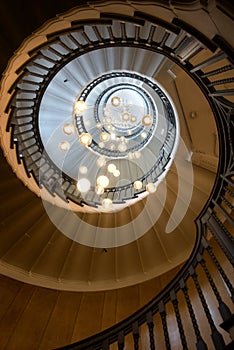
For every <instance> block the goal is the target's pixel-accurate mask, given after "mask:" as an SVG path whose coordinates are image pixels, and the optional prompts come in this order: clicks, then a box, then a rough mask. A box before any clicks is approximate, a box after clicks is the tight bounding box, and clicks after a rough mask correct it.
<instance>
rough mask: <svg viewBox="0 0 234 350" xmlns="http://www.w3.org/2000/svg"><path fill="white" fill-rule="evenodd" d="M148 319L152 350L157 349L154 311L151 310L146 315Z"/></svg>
mask: <svg viewBox="0 0 234 350" xmlns="http://www.w3.org/2000/svg"><path fill="white" fill-rule="evenodd" d="M146 319H147V326H148V329H149V338H150V350H155V342H154V321H153V316H152V313H151V312H149V313H148V314H147V315H146Z"/></svg>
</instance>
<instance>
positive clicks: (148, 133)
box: [39, 71, 178, 210]
mask: <svg viewBox="0 0 234 350" xmlns="http://www.w3.org/2000/svg"><path fill="white" fill-rule="evenodd" d="M54 79H56V77H55V78H54ZM47 93H48V94H49V93H50V87H48V88H47V91H46V93H45V95H44V98H43V99H42V102H41V109H40V111H39V128H40V133H41V136H42V141H43V142H44V145H45V149H46V152H47V154H48V155H49V156H50V153H55V152H54V143H55V140H54V138H55V137H50V140H49V141H48V139H47V138H46V137H45V134H44V129H43V122H44V119H45V118H46V114H45V113H44V112H43V109H44V105H45V104H46V103H47ZM68 119H69V118H68ZM177 123H178V122H177V118H176V113H175V109H174V107H173V105H172V103H171V101H170V99H169V97H168V96H167V95H166V93H165V92H164V90H163V89H162V87H161V86H159V84H158V83H156V82H155V81H153V80H151V79H149V78H147V77H145V76H143V75H140V74H138V73H135V72H129V71H114V72H108V73H106V74H103V75H102V76H100V77H96V78H95V79H94V80H93V81H91V82H89V84H88V85H86V86H85V87H84V88H83V89H82V91H80V92H79V93H78V95H77V97H76V98H75V101H74V102H73V105H72V115H71V117H70V120H66V121H65V123H64V124H62V125H59V129H62V134H63V135H64V137H63V139H61V140H60V142H59V143H58V149H59V151H60V153H61V157H63V165H62V172H63V174H66V173H69V172H68V170H67V169H68V167H70V168H71V167H72V165H73V164H71V161H69V158H71V155H69V153H70V154H74V152H76V154H77V158H76V166H75V168H76V173H74V172H73V173H72V172H71V174H69V175H70V179H69V181H71V182H73V183H74V184H75V187H76V188H75V192H74V193H78V197H79V200H80V203H82V205H88V206H92V207H96V208H99V209H100V210H115V209H116V208H119V207H123V206H124V205H126V204H125V203H128V201H129V200H131V203H132V202H133V201H136V200H138V199H139V198H142V197H144V196H146V195H148V194H151V193H154V192H155V191H156V189H157V185H158V183H159V182H160V181H161V179H162V178H164V176H165V173H166V171H167V170H168V168H169V166H170V164H171V161H172V159H173V152H174V151H175V148H176V143H177V141H176V135H177V134H178V125H177ZM60 138H61V134H60ZM52 145H53V147H52ZM56 157H57V158H58V157H59V155H56ZM56 157H55V158H56ZM73 159H74V156H73ZM69 163H70V164H69ZM42 175H43V174H42ZM65 178H66V176H65ZM71 178H73V179H72V180H71ZM47 181H48V178H46V177H44V176H41V182H42V183H43V185H45V186H47V184H46V182H47ZM50 181H51V179H50ZM55 182H58V181H57V179H56V178H55ZM54 188H56V186H54ZM74 196H75V194H74V195H73V197H72V198H74Z"/></svg>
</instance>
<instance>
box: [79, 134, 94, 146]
mask: <svg viewBox="0 0 234 350" xmlns="http://www.w3.org/2000/svg"><path fill="white" fill-rule="evenodd" d="M79 141H80V143H81V144H82V145H83V146H89V145H90V144H91V143H92V136H91V135H90V134H89V133H87V132H85V133H83V134H81V135H80V136H79Z"/></svg>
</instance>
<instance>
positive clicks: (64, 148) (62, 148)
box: [59, 141, 70, 152]
mask: <svg viewBox="0 0 234 350" xmlns="http://www.w3.org/2000/svg"><path fill="white" fill-rule="evenodd" d="M59 148H60V151H62V152H67V151H68V150H69V148H70V143H69V142H67V141H62V142H60V144H59Z"/></svg>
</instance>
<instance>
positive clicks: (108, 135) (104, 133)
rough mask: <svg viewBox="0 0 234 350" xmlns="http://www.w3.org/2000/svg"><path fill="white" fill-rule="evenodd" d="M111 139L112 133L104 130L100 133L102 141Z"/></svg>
mask: <svg viewBox="0 0 234 350" xmlns="http://www.w3.org/2000/svg"><path fill="white" fill-rule="evenodd" d="M109 140H110V134H108V132H105V131H103V132H102V133H101V134H100V141H102V142H108V141H109Z"/></svg>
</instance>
